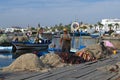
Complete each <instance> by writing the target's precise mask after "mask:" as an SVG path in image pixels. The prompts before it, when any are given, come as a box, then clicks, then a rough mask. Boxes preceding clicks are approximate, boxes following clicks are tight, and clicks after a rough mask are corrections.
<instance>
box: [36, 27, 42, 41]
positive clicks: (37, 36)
mask: <svg viewBox="0 0 120 80" xmlns="http://www.w3.org/2000/svg"><path fill="white" fill-rule="evenodd" d="M43 39H44V38H43V28H40V29H39V30H38V31H37V35H36V38H35V43H42V42H43Z"/></svg>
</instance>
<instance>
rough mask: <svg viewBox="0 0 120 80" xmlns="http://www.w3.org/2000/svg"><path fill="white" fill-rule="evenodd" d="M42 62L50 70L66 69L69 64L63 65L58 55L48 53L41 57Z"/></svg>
mask: <svg viewBox="0 0 120 80" xmlns="http://www.w3.org/2000/svg"><path fill="white" fill-rule="evenodd" d="M40 60H41V61H42V62H43V64H44V65H45V66H46V67H48V68H56V67H64V66H66V65H67V64H65V63H63V61H62V59H61V58H60V57H59V55H58V54H55V53H48V54H46V55H43V56H41V57H40Z"/></svg>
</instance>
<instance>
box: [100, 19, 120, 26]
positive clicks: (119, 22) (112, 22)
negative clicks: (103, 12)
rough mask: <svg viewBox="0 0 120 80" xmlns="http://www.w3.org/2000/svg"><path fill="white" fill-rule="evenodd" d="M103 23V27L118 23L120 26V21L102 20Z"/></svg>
mask: <svg viewBox="0 0 120 80" xmlns="http://www.w3.org/2000/svg"><path fill="white" fill-rule="evenodd" d="M101 23H102V24H103V25H108V24H112V25H115V24H116V23H118V24H119V25H120V19H102V22H101Z"/></svg>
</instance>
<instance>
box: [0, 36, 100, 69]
mask: <svg viewBox="0 0 120 80" xmlns="http://www.w3.org/2000/svg"><path fill="white" fill-rule="evenodd" d="M97 42H98V39H83V38H80V37H75V38H74V39H72V41H71V43H72V47H73V48H79V47H80V45H84V46H88V45H91V44H95V43H97ZM52 43H53V44H56V47H57V48H59V47H60V46H59V38H54V39H53V40H52ZM73 44H74V45H73ZM26 52H33V51H32V50H31V51H30V50H29V51H25V50H24V51H21V50H17V51H16V52H14V53H12V52H9V53H0V68H1V67H5V66H8V65H10V64H11V63H12V62H13V61H14V60H15V58H17V57H18V56H20V55H21V53H22V54H24V53H26Z"/></svg>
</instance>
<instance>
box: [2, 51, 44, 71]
mask: <svg viewBox="0 0 120 80" xmlns="http://www.w3.org/2000/svg"><path fill="white" fill-rule="evenodd" d="M43 69H44V64H43V63H42V61H41V60H40V59H39V58H38V57H37V56H36V55H35V54H31V53H28V54H23V55H21V56H20V57H18V58H17V59H16V60H15V61H14V62H13V63H12V64H10V65H9V66H8V67H5V68H3V71H24V70H30V71H40V70H43Z"/></svg>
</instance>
